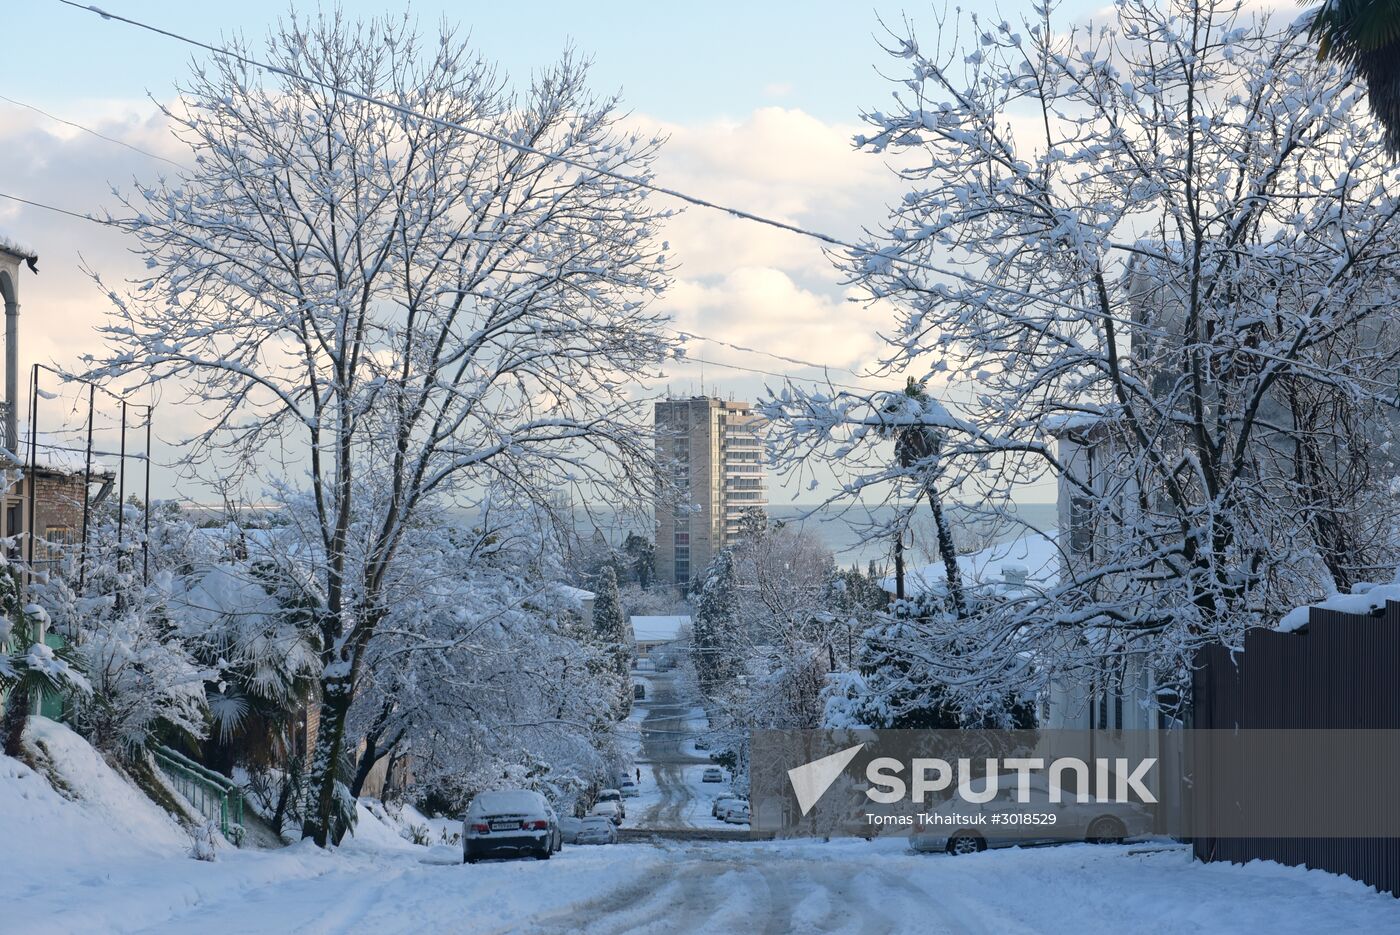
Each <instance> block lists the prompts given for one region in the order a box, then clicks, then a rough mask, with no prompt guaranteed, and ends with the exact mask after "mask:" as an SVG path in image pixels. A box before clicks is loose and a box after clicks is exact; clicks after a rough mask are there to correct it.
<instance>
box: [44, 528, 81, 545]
mask: <svg viewBox="0 0 1400 935" xmlns="http://www.w3.org/2000/svg"><path fill="white" fill-rule="evenodd" d="M44 540H45V541H46V542H48V544H49V545H61V546H68V545H76V544H77V542H78V537H77V535H76V534H75V533H74V532H73V527H72V526H45V527H44Z"/></svg>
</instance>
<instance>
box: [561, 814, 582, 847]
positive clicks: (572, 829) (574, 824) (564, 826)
mask: <svg viewBox="0 0 1400 935" xmlns="http://www.w3.org/2000/svg"><path fill="white" fill-rule="evenodd" d="M582 827H583V819H582V818H560V819H559V839H560V841H562V842H563V843H564V844H577V843H578V833H579V830H580V829H581V828H582Z"/></svg>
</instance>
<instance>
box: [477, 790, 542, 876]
mask: <svg viewBox="0 0 1400 935" xmlns="http://www.w3.org/2000/svg"><path fill="white" fill-rule="evenodd" d="M563 843H564V842H563V837H562V835H560V833H559V818H558V816H557V815H555V813H554V809H553V808H552V807H551V806H550V804H549V801H548V800H547V799H546V798H545V797H544V796H542V795H540V794H539V793H538V792H531V791H529V790H527V789H509V790H502V791H499V792H478V793H477V794H476V797H475V798H474V799H472V803H471V805H469V806H468V807H467V815H466V818H464V819H463V820H462V860H463V862H465V863H469V864H474V863H476V862H477V861H478V860H481V859H482V858H483V857H530V856H533V857H536V858H538V859H540V860H548V859H549V857H550V855H551V854H553V853H554V852H555V851H557V850H559V849H560V848H561V847H562V846H563Z"/></svg>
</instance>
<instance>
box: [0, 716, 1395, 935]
mask: <svg viewBox="0 0 1400 935" xmlns="http://www.w3.org/2000/svg"><path fill="white" fill-rule="evenodd" d="M39 737H40V739H41V740H43V741H44V744H45V746H44V749H45V751H46V755H47V756H48V757H49V758H50V759H52V760H54V761H55V762H62V763H63V764H64V770H63V775H62V779H63V788H64V789H65V790H66V795H65V794H60V793H59V792H58V791H56V790H55V789H54V788H53V787H52V786H51V785H50V784H49V783H48V782H47V781H46V780H45V779H44V778H43V777H41V776H39V775H38V774H36V773H35V772H34V770H32V769H31V768H29V767H28V766H26V765H25V764H22V763H20V762H19V761H17V760H12V759H9V758H6V757H0V846H3V848H4V853H5V859H3V860H0V935H10V933H16V935H18V933H23V935H48V933H61V935H70V933H71V935H77V933H82V935H87V933H94V932H100V933H109V932H111V933H133V932H151V933H172V935H173V933H180V935H185V933H198V935H232V933H238V935H261V933H282V932H296V933H313V935H316V933H323V935H332V933H346V935H365V933H370V935H398V933H420V932H434V933H438V932H443V933H469V935H478V933H484V935H492V933H500V935H506V933H521V935H555V933H560V935H562V933H575V932H580V933H586V935H594V933H596V935H688V933H717V935H718V933H723V935H729V933H736V932H745V933H747V932H759V933H788V932H795V933H811V932H820V933H836V935H841V933H845V935H866V933H871V935H879V933H884V932H898V933H905V932H911V931H919V932H933V933H954V932H973V933H979V932H989V933H990V932H996V933H1022V932H1025V933H1030V932H1037V933H1039V932H1050V933H1054V932H1067V933H1068V932H1074V933H1085V932H1114V933H1119V932H1125V931H1129V932H1154V933H1168V935H1170V933H1196V932H1230V933H1238V932H1250V933H1252V932H1270V933H1295V932H1297V933H1304V932H1306V933H1310V935H1311V933H1318V932H1326V933H1375V932H1396V931H1400V900H1397V899H1395V898H1394V897H1391V896H1389V895H1380V894H1377V893H1376V892H1375V891H1374V890H1371V889H1369V888H1368V887H1365V886H1363V885H1361V884H1360V883H1357V882H1355V881H1352V880H1348V879H1346V878H1343V877H1338V876H1333V875H1330V874H1325V873H1321V872H1319V871H1306V870H1300V869H1296V868H1288V867H1282V866H1279V865H1276V864H1258V863H1256V864H1252V865H1250V866H1247V867H1237V866H1231V865H1227V864H1212V865H1204V864H1200V863H1195V862H1193V861H1192V860H1191V858H1190V855H1189V853H1188V852H1187V850H1186V849H1185V848H1181V847H1168V848H1163V847H1158V848H1153V849H1144V848H1141V847H1135V846H1132V845H1127V846H1119V847H1094V846H1091V845H1085V844H1074V845H1067V846H1063V847H1050V848H1038V849H1026V850H1018V849H1013V850H1004V851H992V852H988V853H983V854H973V855H967V856H962V857H950V856H947V855H918V854H913V853H911V852H909V851H908V849H907V847H906V842H905V841H904V840H902V839H900V838H898V837H893V836H891V837H884V838H878V839H876V840H874V841H870V842H867V841H862V840H858V839H843V840H836V841H831V842H828V843H823V842H821V841H815V840H802V841H768V842H753V841H681V840H669V841H650V842H645V843H628V844H619V845H613V846H606V847H581V846H567V847H565V848H564V850H563V851H562V852H561V853H559V854H557V855H555V856H554V858H553V859H552V860H548V861H536V860H521V861H513V862H500V861H493V862H486V863H481V864H475V865H470V866H468V865H464V864H462V863H461V862H460V860H461V852H460V849H459V847H457V846H452V845H442V846H439V847H435V848H428V847H422V846H417V845H413V844H410V843H408V841H406V840H405V839H404V838H403V837H402V836H401V835H400V833H399V831H398V830H396V829H395V828H394V827H392V826H391V825H389V824H386V823H384V822H382V821H380V820H379V818H377V817H376V815H377V811H376V810H374V809H369V808H364V807H362V809H361V815H360V822H359V824H358V825H357V829H356V835H355V836H354V837H353V838H349V839H347V841H346V843H345V845H344V846H343V847H340V848H338V849H336V850H333V851H322V850H318V849H317V848H315V847H314V846H311V845H310V844H308V843H306V842H301V843H298V844H295V845H293V846H291V847H287V848H283V849H280V850H273V851H262V850H256V849H253V848H247V849H243V850H235V849H233V848H231V847H224V848H221V849H220V851H219V853H218V860H216V861H214V862H205V861H198V860H191V859H190V858H189V857H188V856H187V854H188V849H189V839H188V836H187V835H186V834H185V833H184V832H183V831H182V830H181V829H180V828H179V826H177V825H176V824H175V822H174V821H172V820H171V819H170V817H169V816H168V815H166V814H165V813H164V812H163V811H161V810H160V809H159V808H158V807H157V806H155V805H154V804H153V803H151V802H150V800H148V799H146V798H145V797H144V796H141V795H140V794H139V793H137V792H136V791H135V790H134V789H133V788H132V787H131V786H130V785H128V784H127V783H126V782H125V781H124V780H122V779H121V778H120V777H119V776H118V775H117V774H116V773H115V772H114V771H113V770H112V769H111V767H110V766H109V765H108V764H106V763H105V762H104V761H103V760H102V759H101V758H100V757H98V756H97V754H96V753H95V752H93V751H92V749H91V748H90V747H88V746H87V745H86V744H84V743H83V742H82V741H81V740H80V739H79V738H77V736H76V735H74V734H72V733H71V732H70V731H68V730H67V729H66V728H63V727H62V726H61V725H56V724H53V723H52V722H46V725H45V727H44V730H43V731H42V732H41V733H40V734H39ZM686 785H687V787H688V788H690V790H691V792H693V793H696V794H699V793H700V791H701V790H697V789H695V788H694V787H693V786H692V785H691V784H690V783H689V782H687V783H686ZM634 801H635V800H634ZM449 824H450V823H449ZM444 827H445V826H444ZM691 833H695V832H693V831H692V832H691Z"/></svg>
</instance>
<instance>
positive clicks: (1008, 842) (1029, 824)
mask: <svg viewBox="0 0 1400 935" xmlns="http://www.w3.org/2000/svg"><path fill="white" fill-rule="evenodd" d="M1029 791H1030V797H1029V799H1030V800H1029V801H1027V802H1018V801H1016V787H1015V786H1012V787H1011V788H1009V789H1000V790H998V792H997V794H996V798H994V799H992V801H990V802H987V803H985V804H983V805H973V804H971V803H968V802H964V801H963V800H962V799H951V800H949V801H947V802H944V803H943V804H942V805H939V806H937V807H935V808H934V809H933V811H934V812H935V813H936V814H939V815H944V816H948V817H952V818H955V819H956V817H957V816H967V818H968V822H967V824H965V825H960V824H959V823H958V822H957V821H956V820H954V821H952V822H951V823H948V824H942V825H930V826H927V827H925V828H922V829H920V830H917V831H915V832H914V833H913V834H911V835H910V836H909V846H910V847H911V848H913V849H914V850H916V851H920V852H924V853H929V852H947V853H949V854H972V853H976V852H977V851H982V850H986V849H987V848H989V847H1016V846H1018V845H1022V844H1049V843H1055V842H1064V841H1088V842H1089V843H1091V844H1110V843H1113V844H1116V843H1121V842H1122V841H1123V840H1124V839H1125V838H1135V837H1140V836H1142V835H1146V834H1150V833H1151V832H1152V814H1151V813H1150V812H1149V811H1148V810H1147V809H1146V808H1145V807H1143V806H1141V805H1138V804H1137V803H1135V802H1084V803H1080V802H1076V801H1073V795H1072V794H1071V793H1068V792H1066V793H1065V796H1064V797H1065V800H1066V801H1063V802H1051V801H1050V792H1049V788H1048V787H1047V786H1046V785H1045V783H1044V780H1039V781H1035V780H1033V781H1032V782H1031V784H1030V790H1029ZM979 812H982V813H985V814H986V815H987V817H986V818H985V819H981V820H980V821H979V820H978V818H977V815H978V813H979ZM995 814H1001V815H1013V816H1015V815H1018V814H1019V815H1025V816H1026V817H1027V818H1031V817H1033V816H1034V817H1038V816H1044V815H1052V816H1054V821H1053V822H1052V823H1044V822H1040V823H1037V822H1035V821H1027V820H1024V819H1021V818H1019V817H1018V818H1014V819H1013V820H1011V821H1006V820H1001V821H998V820H997V819H995V818H993V817H992V816H993V815H995Z"/></svg>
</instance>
